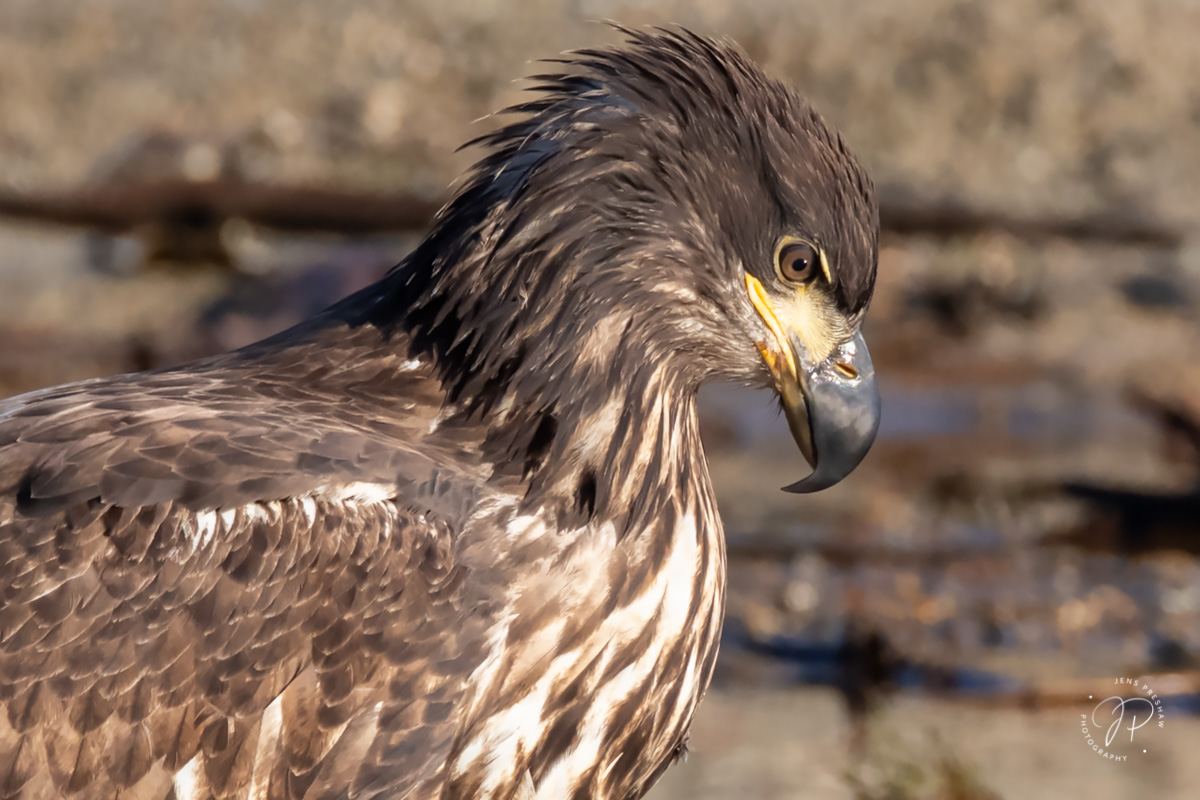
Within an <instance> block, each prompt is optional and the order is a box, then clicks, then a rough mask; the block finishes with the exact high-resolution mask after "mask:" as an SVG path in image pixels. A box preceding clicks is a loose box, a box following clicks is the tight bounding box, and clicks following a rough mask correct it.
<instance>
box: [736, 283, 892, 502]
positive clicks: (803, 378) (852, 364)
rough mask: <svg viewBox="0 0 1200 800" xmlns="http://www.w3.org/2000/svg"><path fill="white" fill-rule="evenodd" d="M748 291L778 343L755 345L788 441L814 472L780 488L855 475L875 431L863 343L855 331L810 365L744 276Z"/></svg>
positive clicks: (875, 401) (821, 485)
mask: <svg viewBox="0 0 1200 800" xmlns="http://www.w3.org/2000/svg"><path fill="white" fill-rule="evenodd" d="M746 288H747V290H748V291H749V293H750V300H751V302H752V303H753V304H754V307H755V308H756V309H757V310H758V313H759V314H760V315H761V316H762V318H763V320H764V321H765V322H766V323H767V327H768V328H770V330H771V332H772V333H773V334H774V338H775V340H776V341H774V342H772V343H759V345H758V349H759V353H760V354H761V355H762V359H763V361H764V362H765V363H766V365H767V368H768V369H769V370H770V371H771V375H772V377H774V379H775V386H776V389H777V390H778V391H779V396H780V399H781V400H782V403H783V412H784V415H785V416H786V417H787V421H788V427H789V428H790V429H791V431H792V437H793V438H794V439H795V440H796V444H797V445H799V447H800V452H801V453H803V454H804V458H805V459H806V460H807V461H808V463H809V464H810V465H811V466H812V468H813V471H812V474H811V475H809V476H808V477H807V478H803V479H801V480H799V481H797V482H796V483H793V484H791V485H790V486H785V487H783V490H784V491H785V492H797V493H802V494H803V493H808V492H817V491H820V490H821V489H828V488H829V487H830V486H833V485H834V484H836V483H838V482H839V481H840V480H842V479H843V478H845V477H846V476H847V475H849V474H850V473H851V472H853V471H854V468H855V467H857V466H858V464H859V462H860V461H862V460H863V457H864V456H866V454H867V451H868V450H870V449H871V444H872V442H874V441H875V433H876V431H878V430H879V411H880V409H879V390H878V389H877V388H876V386H875V368H874V367H873V366H872V364H871V354H870V353H869V352H867V344H866V342H865V341H864V340H863V337H862V334H861V333H858V334H855V335H854V337H853V338H852V339H850V340H849V341H847V342H844V343H843V344H842V345H840V346H839V347H837V348H835V349H834V351H833V352H832V353H831V354H830V355H829V356H828V357H827V358H825V359H824V360H823V361H819V362H813V361H812V360H811V359H810V358H809V356H808V349H807V348H806V347H805V345H804V342H803V341H802V340H801V339H800V337H799V336H798V335H797V333H796V332H795V331H790V330H788V331H785V330H784V328H783V326H782V325H781V324H780V323H779V319H778V317H777V316H776V315H775V312H774V310H773V309H772V307H771V304H770V301H769V300H768V298H767V294H766V291H765V290H764V289H763V286H762V284H761V283H759V281H758V280H757V279H756V278H754V277H753V276H751V275H747V276H746Z"/></svg>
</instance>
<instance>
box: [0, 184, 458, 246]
mask: <svg viewBox="0 0 1200 800" xmlns="http://www.w3.org/2000/svg"><path fill="white" fill-rule="evenodd" d="M438 205H439V204H438V202H436V201H433V200H428V199H426V198H423V197H419V196H416V195H412V194H377V193H371V192H357V191H351V190H339V189H331V188H320V187H314V186H304V185H298V186H288V185H286V184H271V183H259V182H254V181H248V180H242V179H238V178H229V179H218V180H212V181H189V180H187V179H185V178H179V179H159V180H151V181H126V182H111V183H106V184H104V185H101V186H87V187H83V188H80V189H77V190H73V191H64V192H55V193H45V194H26V193H18V192H14V191H11V190H9V191H0V214H3V215H7V216H10V217H17V218H22V219H33V220H39V221H44V222H52V223H57V224H61V225H74V226H80V227H87V228H94V229H97V230H101V231H105V232H109V233H123V232H128V231H136V230H139V229H142V228H145V227H147V226H153V225H172V226H188V227H205V226H214V227H215V226H219V225H220V224H221V223H223V222H225V221H226V220H230V219H244V220H247V221H249V222H252V223H254V224H256V225H262V226H264V227H268V228H273V229H275V230H281V231H288V232H309V231H314V232H317V231H324V232H336V233H346V234H365V233H379V232H388V231H411V230H419V229H421V228H424V227H425V226H426V225H427V224H428V223H429V221H430V220H431V219H432V218H433V215H434V213H435V212H436V211H437V208H438Z"/></svg>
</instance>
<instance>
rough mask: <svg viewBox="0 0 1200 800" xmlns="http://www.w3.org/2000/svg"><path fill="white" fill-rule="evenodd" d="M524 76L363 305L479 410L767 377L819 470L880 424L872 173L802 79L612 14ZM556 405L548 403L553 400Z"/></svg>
mask: <svg viewBox="0 0 1200 800" xmlns="http://www.w3.org/2000/svg"><path fill="white" fill-rule="evenodd" d="M623 32H624V34H625V35H626V37H627V39H628V41H627V43H626V45H625V46H622V47H617V48H611V49H595V50H583V51H578V52H575V53H571V54H569V55H567V56H566V57H564V58H563V59H559V60H557V61H556V62H554V63H556V64H558V65H560V66H561V71H558V72H554V73H553V74H546V75H539V76H536V77H535V80H536V82H537V85H536V86H535V87H533V90H534V91H535V92H536V96H535V97H534V98H533V99H531V100H529V101H527V102H525V103H522V104H520V105H517V106H514V107H513V108H510V109H508V110H507V112H505V113H507V114H510V115H512V117H513V119H511V120H509V122H508V124H506V125H503V126H502V127H500V128H499V129H498V130H496V131H495V132H492V133H489V134H487V135H485V136H483V137H481V138H480V139H477V140H476V141H475V142H473V143H472V144H480V145H483V146H484V147H486V148H487V153H486V155H485V156H484V157H483V159H482V160H481V161H480V162H479V163H478V164H477V165H476V167H475V169H474V170H473V172H472V173H471V174H470V176H469V177H468V179H467V180H466V182H465V183H464V184H463V185H462V186H461V187H460V189H459V190H458V192H457V194H456V196H455V198H454V199H453V200H452V201H451V203H450V204H449V205H448V206H447V207H446V208H445V209H443V211H442V212H441V213H440V214H439V217H438V219H437V221H436V222H435V226H434V229H433V231H432V232H431V234H430V235H429V236H428V237H427V238H426V239H425V241H424V242H423V243H422V244H421V245H420V246H419V247H418V248H417V250H416V251H415V252H414V253H413V254H412V256H411V257H410V258H409V259H407V260H406V261H405V262H404V263H402V264H401V265H400V266H399V267H398V268H397V270H396V273H395V275H394V276H393V281H392V289H391V292H390V294H389V295H388V297H387V298H386V300H387V302H385V303H382V304H381V305H380V306H379V308H380V309H382V310H381V311H380V312H379V314H380V315H381V318H386V319H385V320H383V321H386V322H388V323H389V324H398V325H401V326H403V327H404V328H405V329H406V330H407V331H408V332H409V334H410V335H411V337H412V341H413V348H414V349H415V350H418V351H422V352H430V353H432V354H433V355H434V356H435V361H436V362H437V364H438V365H439V367H440V369H441V371H442V377H443V380H446V381H449V382H450V383H451V384H452V387H451V391H452V394H453V395H454V396H456V397H463V398H471V399H472V402H474V403H475V404H476V406H477V409H478V411H479V413H481V414H487V413H493V412H495V410H496V409H497V408H504V409H512V408H514V407H517V408H521V407H524V406H526V405H530V404H533V405H537V406H538V407H539V408H546V407H549V406H552V405H555V404H558V405H560V406H561V405H562V404H563V403H566V402H568V398H570V397H577V398H583V399H582V400H581V401H580V402H584V403H592V404H593V407H592V408H591V409H590V410H589V409H583V410H582V411H581V412H580V413H581V414H584V415H586V413H588V412H589V411H590V412H591V413H595V414H598V413H599V411H598V410H597V409H598V408H599V406H600V404H601V403H602V400H601V399H600V398H604V397H608V396H609V395H610V393H611V392H612V391H616V390H617V389H616V388H614V387H621V388H622V389H625V388H629V387H638V386H643V387H651V385H652V388H653V390H655V391H659V392H661V391H670V390H672V389H677V390H679V391H685V392H686V391H691V392H693V393H694V390H695V388H696V387H697V386H698V385H699V384H700V383H701V382H702V381H704V380H706V379H708V378H711V377H720V378H724V379H730V380H735V381H745V382H751V383H759V384H762V383H766V384H768V385H770V386H771V387H773V388H774V389H775V391H776V392H777V393H778V395H779V397H780V399H781V402H782V406H783V409H784V412H785V414H786V416H787V419H788V422H789V426H790V428H791V430H792V433H793V435H794V437H795V439H796V441H797V443H798V444H799V446H800V448H801V450H802V452H803V453H804V455H805V456H806V458H807V460H808V461H809V462H810V464H811V465H812V466H813V468H814V469H813V472H812V474H811V475H809V476H808V477H807V478H805V479H803V480H801V481H799V482H798V483H795V484H793V485H792V486H789V487H787V489H788V490H790V491H798V492H808V491H815V490H818V489H822V488H825V487H828V486H831V485H833V484H834V483H836V482H838V481H839V480H841V479H842V478H843V477H845V476H846V475H847V474H849V472H850V471H851V470H853V469H854V467H855V466H857V464H858V463H859V461H860V460H861V459H862V458H863V456H864V455H865V454H866V452H867V450H868V448H869V447H870V445H871V443H872V441H873V439H874V437H875V432H876V429H877V427H878V421H879V398H878V394H877V391H876V387H875V380H874V371H873V368H872V365H871V359H870V356H869V354H868V352H867V347H866V344H865V343H864V341H863V338H862V336H861V334H860V333H859V326H860V324H861V322H862V319H863V315H864V313H865V311H866V308H867V305H868V303H869V302H870V299H871V293H872V288H873V286H874V282H875V270H876V263H877V259H878V227H879V224H878V207H877V204H876V201H875V198H874V193H873V188H872V184H871V181H870V179H869V178H868V176H867V175H866V173H865V172H864V170H863V168H862V167H861V166H860V165H859V164H858V162H857V161H856V160H855V158H854V157H853V156H852V155H851V154H850V152H849V151H848V150H847V148H846V146H845V144H844V143H843V141H842V139H841V137H840V136H839V135H838V134H837V133H836V132H835V131H833V130H831V129H830V127H829V126H828V125H826V123H825V122H824V121H823V120H822V119H821V117H820V116H819V115H818V114H817V113H816V111H814V110H813V108H812V106H810V105H809V104H808V103H807V102H806V101H805V100H804V99H803V98H802V97H800V96H799V95H798V94H797V93H795V92H794V91H792V90H791V89H789V88H788V87H786V86H785V85H783V84H782V83H780V82H778V81H776V80H774V79H772V78H770V77H768V76H766V75H765V74H764V73H763V72H761V71H760V70H759V68H758V67H756V66H755V65H754V64H753V63H752V62H751V61H750V60H749V59H748V58H747V57H746V56H745V55H744V54H743V53H741V52H740V51H739V50H738V49H736V48H735V47H734V46H732V45H729V44H725V43H718V42H714V41H712V40H709V39H706V38H703V37H700V36H696V35H693V34H691V33H688V32H685V31H659V30H656V31H649V32H643V31H628V30H626V31H623ZM559 410H560V411H561V408H560V409H559Z"/></svg>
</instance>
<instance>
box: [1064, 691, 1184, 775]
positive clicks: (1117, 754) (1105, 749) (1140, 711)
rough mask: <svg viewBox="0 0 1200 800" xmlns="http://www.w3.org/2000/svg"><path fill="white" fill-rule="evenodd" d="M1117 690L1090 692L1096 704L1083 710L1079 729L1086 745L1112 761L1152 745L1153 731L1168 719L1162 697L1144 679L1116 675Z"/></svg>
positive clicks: (1145, 752)
mask: <svg viewBox="0 0 1200 800" xmlns="http://www.w3.org/2000/svg"><path fill="white" fill-rule="evenodd" d="M1113 689H1114V693H1113V694H1111V695H1108V696H1107V697H1106V696H1104V695H1088V700H1089V701H1090V702H1094V703H1095V705H1094V706H1093V707H1092V708H1091V710H1090V711H1089V712H1088V713H1084V714H1080V719H1079V730H1080V733H1082V734H1083V739H1084V741H1085V742H1086V743H1087V746H1088V747H1090V748H1091V749H1092V752H1094V753H1095V754H1096V755H1098V756H1100V757H1101V758H1104V759H1106V760H1109V761H1118V762H1120V761H1128V760H1129V759H1130V758H1131V757H1132V758H1137V757H1138V756H1141V755H1145V754H1147V753H1149V752H1150V750H1151V748H1152V747H1153V740H1154V732H1155V731H1157V730H1159V729H1161V728H1162V727H1163V724H1164V723H1165V722H1166V715H1165V714H1164V713H1163V705H1162V699H1161V698H1159V696H1158V692H1156V691H1154V689H1153V687H1151V686H1150V685H1149V684H1148V683H1146V681H1145V680H1144V679H1141V678H1115V679H1113Z"/></svg>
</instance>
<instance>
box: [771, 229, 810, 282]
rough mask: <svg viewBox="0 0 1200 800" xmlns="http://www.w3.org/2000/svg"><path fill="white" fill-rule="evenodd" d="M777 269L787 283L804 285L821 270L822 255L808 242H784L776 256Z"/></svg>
mask: <svg viewBox="0 0 1200 800" xmlns="http://www.w3.org/2000/svg"><path fill="white" fill-rule="evenodd" d="M775 268H776V270H778V272H779V277H781V278H783V280H784V281H786V282H787V283H791V284H796V285H802V284H805V283H808V282H809V281H811V280H812V279H813V278H814V277H815V276H816V274H817V273H818V272H819V271H820V270H821V254H820V253H819V252H818V251H817V248H816V247H814V246H812V245H811V244H809V243H808V242H798V241H795V240H793V241H790V242H784V243H783V244H782V245H781V246H780V247H779V251H778V253H777V254H776V256H775Z"/></svg>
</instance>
